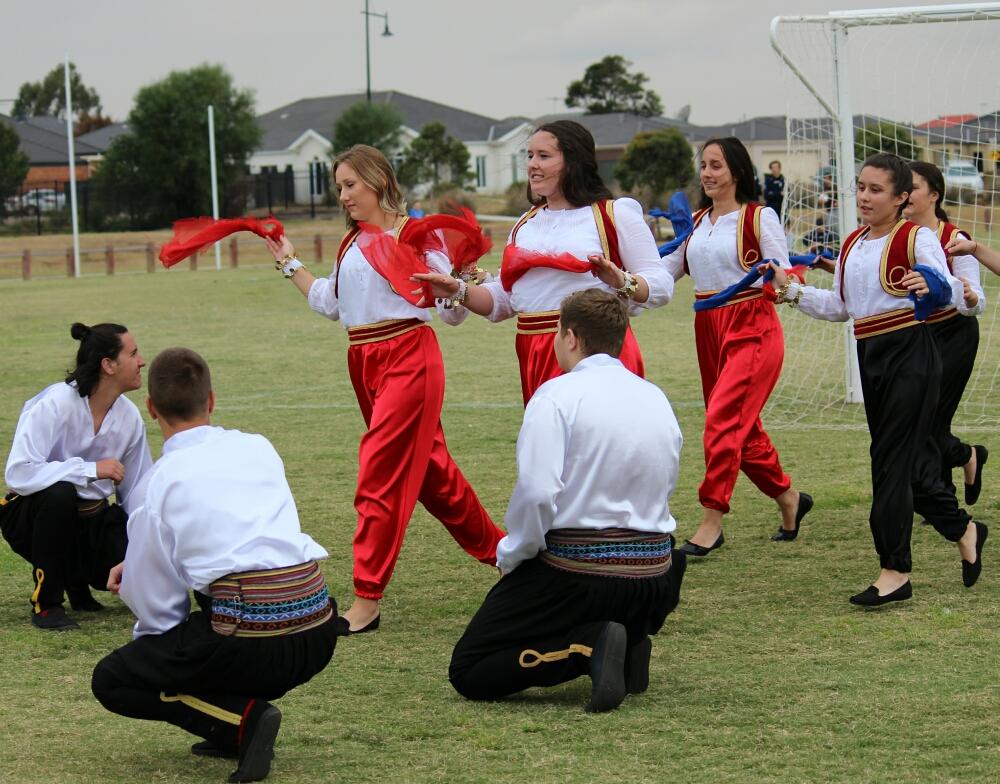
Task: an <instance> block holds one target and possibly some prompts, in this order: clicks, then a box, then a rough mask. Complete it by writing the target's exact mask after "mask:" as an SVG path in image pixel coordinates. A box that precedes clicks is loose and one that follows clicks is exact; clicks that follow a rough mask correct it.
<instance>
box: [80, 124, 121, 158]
mask: <svg viewBox="0 0 1000 784" xmlns="http://www.w3.org/2000/svg"><path fill="white" fill-rule="evenodd" d="M123 133H128V123H123V122H121V123H111V125H105V126H104V127H103V128H98V129H97V130H96V131H91V132H90V133H85V134H82V135H80V136H78V137H77V138H76V141H77V143H79V142H83V143H84V144H88V145H90V146H91V147H93V148H94V149H95V150H98V151H99V152H102V153H104V152H107V150H108V147H110V146H111V142H113V141H114V140H115V139H117V138H118V137H119V136H121V135H122V134H123Z"/></svg>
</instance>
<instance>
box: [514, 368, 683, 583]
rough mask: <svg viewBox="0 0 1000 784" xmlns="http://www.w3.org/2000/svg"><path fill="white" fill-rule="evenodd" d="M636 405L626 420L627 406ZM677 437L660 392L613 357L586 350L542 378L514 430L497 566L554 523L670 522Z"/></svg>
mask: <svg viewBox="0 0 1000 784" xmlns="http://www.w3.org/2000/svg"><path fill="white" fill-rule="evenodd" d="M639 411H641V412H642V415H641V417H639V418H637V419H635V420H634V421H632V420H630V418H629V415H628V414H627V413H626V412H639ZM609 412H620V413H621V416H616V415H614V414H612V413H609ZM623 417H624V418H623ZM681 444H682V438H681V429H680V426H679V425H678V424H677V418H676V417H675V416H674V412H673V409H672V408H671V407H670V403H669V401H668V400H667V396H666V395H664V394H663V391H662V390H661V389H660V388H659V387H657V386H655V385H654V384H651V383H650V382H648V381H645V380H644V379H641V378H639V377H638V376H637V375H635V374H634V373H631V372H630V371H628V370H626V369H625V367H624V366H623V365H622V363H621V362H620V361H619V360H618V359H615V358H614V357H610V356H608V355H607V354H594V355H593V356H589V357H587V358H585V359H583V360H582V361H581V362H580V363H579V364H577V365H576V367H574V368H573V370H572V371H571V372H569V373H565V374H563V375H562V376H559V377H558V378H554V379H552V380H551V381H547V382H546V383H544V384H542V386H541V387H539V388H538V391H537V392H535V394H534V396H533V397H532V398H531V400H530V401H528V406H527V408H525V410H524V423H523V424H522V425H521V432H520V435H518V438H517V484H516V486H515V487H514V493H513V495H512V496H511V499H510V504H509V505H508V507H507V514H506V516H505V517H504V523H505V525H506V527H507V535H506V536H505V537H504V538H503V539H501V540H500V543H499V544H498V545H497V565H498V566H499V567H500V570H501V571H502V572H503V573H504V574H507V573H508V572H510V571H511V570H512V569H514V568H516V567H517V566H518V565H519V564H520V563H522V562H523V561H526V560H529V559H531V558H534V557H535V556H536V555H538V553H539V552H540V551H541V550H544V549H545V534H546V533H547V532H548V531H550V530H553V529H557V528H592V529H601V528H629V529H632V530H635V531H644V532H650V533H669V532H671V531H673V530H674V529H675V528H676V527H677V523H676V522H675V520H674V518H673V516H672V515H671V514H670V506H669V499H670V495H671V493H673V491H674V487H675V486H676V484H677V475H678V472H679V470H680V455H681ZM623 477H627V479H624V478H623Z"/></svg>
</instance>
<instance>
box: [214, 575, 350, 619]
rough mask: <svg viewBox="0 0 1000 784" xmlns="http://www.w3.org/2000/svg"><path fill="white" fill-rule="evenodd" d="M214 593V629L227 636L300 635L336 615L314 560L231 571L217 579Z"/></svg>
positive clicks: (324, 582)
mask: <svg viewBox="0 0 1000 784" xmlns="http://www.w3.org/2000/svg"><path fill="white" fill-rule="evenodd" d="M209 592H210V594H211V596H212V629H213V630H214V631H215V632H217V633H218V634H222V635H224V636H226V637H229V636H233V635H235V636H236V637H276V636H279V635H283V634H298V633H299V632H304V631H306V630H307V629H312V628H314V627H316V626H319V625H320V624H322V623H325V622H326V621H328V620H329V619H330V617H331V616H332V615H333V607H332V606H331V604H330V595H329V593H328V592H327V589H326V581H325V580H324V579H323V573H322V572H321V571H320V570H319V565H318V564H317V563H316V562H315V561H308V562H307V563H304V564H299V565H297V566H289V567H285V568H282V569H266V570H262V571H259V572H237V573H234V574H227V575H226V576H225V577H221V578H219V579H218V580H216V581H215V582H214V583H212V584H211V585H210V586H209Z"/></svg>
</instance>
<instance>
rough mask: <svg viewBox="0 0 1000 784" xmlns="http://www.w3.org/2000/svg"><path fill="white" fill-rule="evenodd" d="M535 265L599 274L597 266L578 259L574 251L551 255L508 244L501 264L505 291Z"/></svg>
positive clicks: (501, 278) (501, 279) (502, 283)
mask: <svg viewBox="0 0 1000 784" xmlns="http://www.w3.org/2000/svg"><path fill="white" fill-rule="evenodd" d="M535 267H548V268H549V269H559V270H565V271H566V272H589V273H591V274H592V275H595V276H596V275H597V268H596V267H595V266H594V265H593V264H591V263H590V262H589V261H584V260H583V259H578V258H577V257H576V256H574V255H573V254H572V253H560V254H559V255H558V256H549V255H547V254H545V253H538V252H536V251H533V250H525V249H524V248H519V247H518V246H517V245H508V246H507V247H506V248H504V250H503V263H502V264H501V265H500V283H501V285H502V286H503V287H504V291H510V290H511V289H512V288H514V284H515V283H516V282H517V281H518V280H519V279H520V278H521V276H522V275H524V273H526V272H527V271H528V270H531V269H534V268H535Z"/></svg>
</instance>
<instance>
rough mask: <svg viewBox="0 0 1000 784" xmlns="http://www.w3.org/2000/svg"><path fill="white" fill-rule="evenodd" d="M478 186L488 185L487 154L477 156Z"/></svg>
mask: <svg viewBox="0 0 1000 784" xmlns="http://www.w3.org/2000/svg"><path fill="white" fill-rule="evenodd" d="M476 187H478V188H485V187H486V156H485V155H477V156H476Z"/></svg>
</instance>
